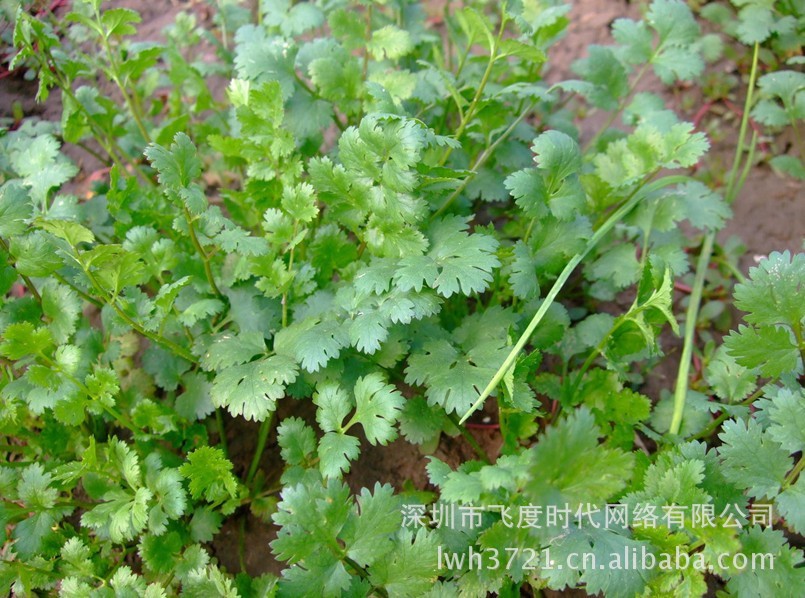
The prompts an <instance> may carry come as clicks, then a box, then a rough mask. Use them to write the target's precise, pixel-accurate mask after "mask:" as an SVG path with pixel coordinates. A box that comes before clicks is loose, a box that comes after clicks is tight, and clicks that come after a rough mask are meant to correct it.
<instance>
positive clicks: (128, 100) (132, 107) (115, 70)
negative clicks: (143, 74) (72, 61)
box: [95, 8, 151, 143]
mask: <svg viewBox="0 0 805 598" xmlns="http://www.w3.org/2000/svg"><path fill="white" fill-rule="evenodd" d="M95 20H96V21H97V23H98V26H99V27H100V29H101V32H102V33H101V34H100V35H101V46H103V49H104V52H106V59H107V60H108V61H109V69H110V73H109V74H110V78H111V79H112V82H113V83H114V84H115V85H116V86H117V88H118V90H120V95H121V96H122V97H123V102H124V103H125V104H126V107H127V108H128V109H129V113H130V114H131V116H132V118H133V119H134V123H135V124H136V125H137V128H138V129H139V131H140V134H141V135H142V136H143V139H144V140H145V142H146V143H151V136H150V135H149V134H148V130H147V129H146V128H145V125H144V124H143V119H142V114H141V113H140V112H141V108H140V105H139V100H134V99H132V97H131V96H130V95H129V92H128V90H127V89H126V86H125V85H123V81H121V79H120V65H119V63H118V60H117V56H116V55H115V53H114V52H113V51H112V45H111V44H110V43H109V38H108V37H107V36H106V34H105V29H104V26H103V20H102V19H101V13H100V10H99V9H98V8H96V9H95Z"/></svg>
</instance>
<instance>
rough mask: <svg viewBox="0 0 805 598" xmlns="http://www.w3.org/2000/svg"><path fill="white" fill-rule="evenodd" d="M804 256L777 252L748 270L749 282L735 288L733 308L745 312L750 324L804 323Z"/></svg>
mask: <svg viewBox="0 0 805 598" xmlns="http://www.w3.org/2000/svg"><path fill="white" fill-rule="evenodd" d="M803 289H805V253H798V254H796V255H795V256H794V257H793V258H792V257H791V254H790V253H789V252H788V251H785V252H783V253H779V252H777V251H774V252H772V253H771V254H769V256H768V257H766V258H764V259H763V260H761V262H760V263H759V264H758V265H757V266H756V267H753V268H750V270H749V280H747V281H746V282H742V283H739V284H737V285H735V291H734V295H735V306H736V307H738V308H739V309H741V310H743V311H745V312H748V313H747V314H746V315H745V316H744V320H746V321H747V322H749V323H750V324H764V325H770V326H774V325H777V324H784V325H787V326H789V327H791V328H795V327H799V326H801V325H802V323H803V320H805V302H803V301H802V296H801V293H802V291H803Z"/></svg>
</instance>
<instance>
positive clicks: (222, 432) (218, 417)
mask: <svg viewBox="0 0 805 598" xmlns="http://www.w3.org/2000/svg"><path fill="white" fill-rule="evenodd" d="M215 426H216V427H217V428H218V442H219V444H220V445H221V450H222V451H224V456H225V457H228V456H229V448H228V447H227V444H226V428H225V427H224V416H223V414H222V413H221V408H220V407H216V408H215Z"/></svg>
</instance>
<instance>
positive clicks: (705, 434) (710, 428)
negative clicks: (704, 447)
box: [690, 387, 763, 440]
mask: <svg viewBox="0 0 805 598" xmlns="http://www.w3.org/2000/svg"><path fill="white" fill-rule="evenodd" d="M762 394H763V387H760V388H758V389H757V390H755V392H753V393H752V394H751V395H749V396H748V397H746V398H745V399H744V400H743V401H741V402H740V403H739V405H743V406H748V405H751V404H752V403H754V402H755V401H756V400H757V398H758V397H759V396H760V395H762ZM729 417H730V416H729V413H728V412H726V411H723V412H722V413H721V414H720V415H719V416H718V417H717V418H715V419H714V420H713V421H711V422H710V423H709V424H707V427H706V428H704V429H703V430H702V431H701V432H698V433H697V434H695V435H694V436H692V437H691V438H690V440H703V439H706V438H709V437H710V435H711V434H712V433H713V432H715V431H716V430H717V429H718V427H719V426H720V425H721V424H722V423H724V421H725V420H727V419H729Z"/></svg>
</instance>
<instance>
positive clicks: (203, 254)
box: [182, 206, 224, 299]
mask: <svg viewBox="0 0 805 598" xmlns="http://www.w3.org/2000/svg"><path fill="white" fill-rule="evenodd" d="M182 209H183V210H184V217H185V221H186V222H187V230H188V233H189V234H190V241H191V242H192V243H193V247H195V248H196V252H197V253H198V254H199V256H200V257H201V261H202V262H204V274H205V275H206V276H207V282H208V283H209V285H210V288H211V289H212V292H213V293H214V294H215V295H218V297H220V298H221V299H223V298H224V296H223V295H222V294H221V291H220V290H219V289H218V285H216V284H215V278H214V277H213V275H212V265H211V264H210V256H209V255H207V252H206V251H204V248H203V247H202V246H201V243H200V242H199V240H198V236H196V228H195V227H194V226H193V216H192V215H191V214H190V210H188V209H187V206H182Z"/></svg>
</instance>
